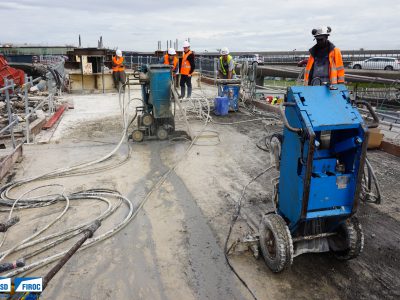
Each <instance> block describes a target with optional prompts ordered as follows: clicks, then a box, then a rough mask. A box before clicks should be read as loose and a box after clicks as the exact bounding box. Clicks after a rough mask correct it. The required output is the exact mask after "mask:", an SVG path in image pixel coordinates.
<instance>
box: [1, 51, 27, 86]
mask: <svg viewBox="0 0 400 300" xmlns="http://www.w3.org/2000/svg"><path fill="white" fill-rule="evenodd" d="M4 78H7V79H9V80H11V79H12V80H13V81H14V83H15V84H16V85H22V84H24V81H25V73H24V71H22V70H18V69H14V68H11V67H10V66H9V65H8V62H7V61H6V59H5V58H4V56H3V55H0V88H2V87H4Z"/></svg>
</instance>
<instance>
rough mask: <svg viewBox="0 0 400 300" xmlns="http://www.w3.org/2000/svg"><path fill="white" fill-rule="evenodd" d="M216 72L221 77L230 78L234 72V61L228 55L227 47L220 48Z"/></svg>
mask: <svg viewBox="0 0 400 300" xmlns="http://www.w3.org/2000/svg"><path fill="white" fill-rule="evenodd" d="M218 74H219V77H221V78H223V79H232V78H233V77H234V75H235V74H236V73H235V62H234V61H233V58H232V56H230V55H229V49H228V48H226V47H225V48H222V50H221V56H220V58H219V60H218Z"/></svg>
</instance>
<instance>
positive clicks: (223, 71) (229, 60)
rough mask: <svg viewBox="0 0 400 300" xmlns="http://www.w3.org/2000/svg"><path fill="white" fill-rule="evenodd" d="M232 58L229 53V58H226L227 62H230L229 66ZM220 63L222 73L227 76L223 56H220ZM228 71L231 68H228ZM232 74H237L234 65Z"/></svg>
mask: <svg viewBox="0 0 400 300" xmlns="http://www.w3.org/2000/svg"><path fill="white" fill-rule="evenodd" d="M231 60H232V56H230V55H228V57H227V60H226V62H227V63H228V68H229V63H230V62H231ZM219 65H220V66H221V72H222V74H224V76H226V74H227V72H226V70H225V67H224V63H223V59H222V56H220V57H219ZM228 71H229V69H228ZM232 74H236V73H235V67H233V70H232Z"/></svg>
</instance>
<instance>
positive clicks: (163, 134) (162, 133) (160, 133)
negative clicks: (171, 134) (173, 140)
mask: <svg viewBox="0 0 400 300" xmlns="http://www.w3.org/2000/svg"><path fill="white" fill-rule="evenodd" d="M157 137H158V139H159V140H161V141H163V140H166V139H167V138H168V131H167V130H166V129H165V128H163V127H160V128H158V129H157Z"/></svg>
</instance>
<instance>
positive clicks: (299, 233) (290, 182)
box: [259, 85, 379, 272]
mask: <svg viewBox="0 0 400 300" xmlns="http://www.w3.org/2000/svg"><path fill="white" fill-rule="evenodd" d="M285 98H286V99H285V102H284V103H282V104H281V115H282V119H283V123H284V125H285V126H284V131H283V136H282V137H281V138H279V139H277V140H279V141H278V142H282V144H279V147H275V146H276V145H272V144H271V146H274V147H273V148H275V149H279V150H278V151H279V155H277V156H276V157H277V162H278V163H277V165H279V166H278V169H279V171H280V177H279V183H278V184H277V185H276V188H275V191H274V195H273V202H274V206H275V211H274V212H271V213H267V214H265V215H264V216H263V218H262V221H261V224H260V228H259V235H260V237H259V241H260V248H261V251H262V253H263V256H264V260H265V263H266V265H267V266H268V267H269V268H270V269H271V270H272V271H273V272H280V271H282V270H284V269H285V268H286V267H288V266H290V265H291V263H292V261H293V257H295V256H297V255H300V254H303V253H307V252H327V251H332V252H333V253H334V254H335V256H336V257H337V258H339V259H341V260H348V259H352V258H355V257H357V256H358V255H359V254H360V253H361V252H362V250H363V244H364V235H363V231H362V228H361V224H360V222H359V221H358V219H357V217H356V216H355V213H356V212H357V208H358V206H359V195H360V191H361V190H360V189H361V181H362V175H363V169H364V163H365V159H366V151H367V142H368V128H372V127H377V126H378V123H379V120H378V118H377V116H376V114H375V113H374V111H373V109H372V107H371V106H370V105H369V103H367V102H363V101H357V102H354V101H351V100H350V95H349V92H348V90H347V88H346V87H345V86H344V85H335V86H329V85H324V86H294V87H291V88H289V89H288V92H287V95H286V97H285ZM357 105H363V106H366V107H367V109H368V110H369V112H370V114H371V116H372V117H373V123H372V124H369V125H367V124H366V123H365V122H364V120H363V118H362V116H361V115H360V113H359V111H358V109H357ZM284 108H285V109H284ZM280 149H281V150H280Z"/></svg>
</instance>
